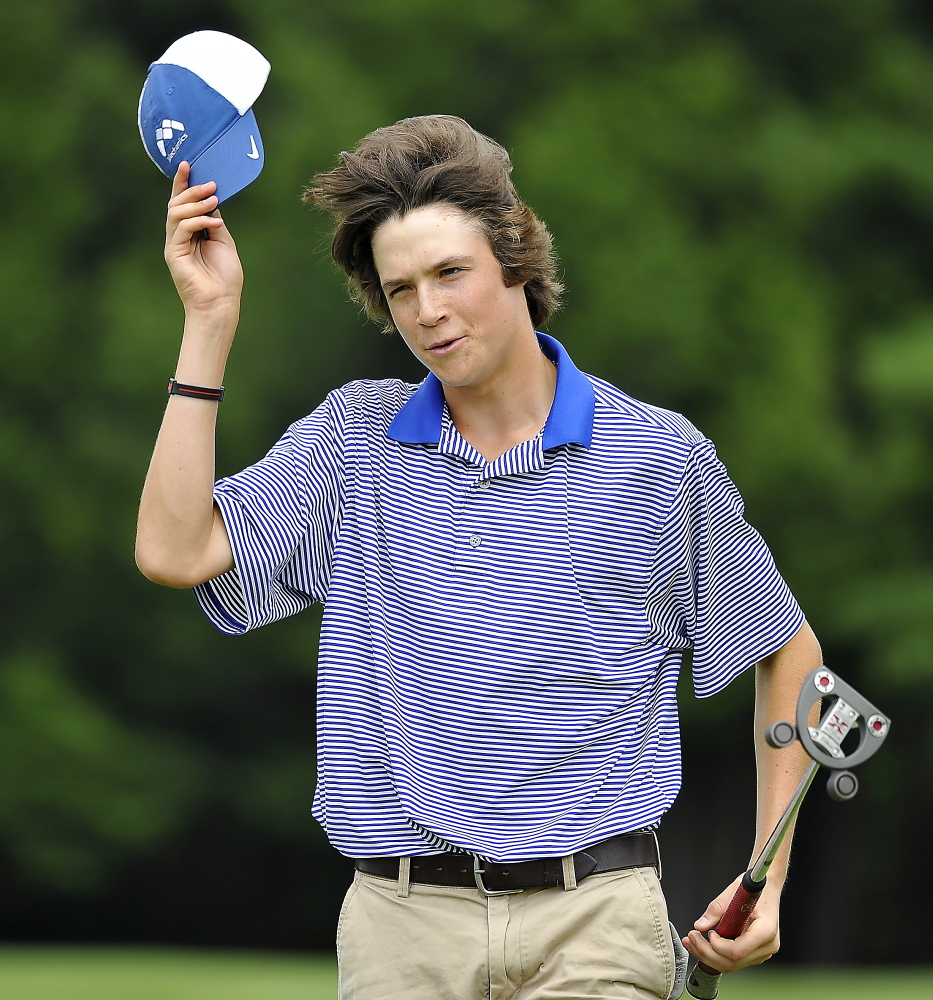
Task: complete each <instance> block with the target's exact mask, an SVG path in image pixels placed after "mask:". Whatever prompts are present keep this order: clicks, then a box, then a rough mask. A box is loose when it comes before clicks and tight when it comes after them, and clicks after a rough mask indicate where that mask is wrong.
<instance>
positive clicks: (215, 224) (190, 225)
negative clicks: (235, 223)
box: [166, 215, 224, 252]
mask: <svg viewBox="0 0 933 1000" xmlns="http://www.w3.org/2000/svg"><path fill="white" fill-rule="evenodd" d="M223 224H224V223H223V219H215V218H214V217H213V216H211V215H196V216H195V217H194V218H192V219H182V220H181V222H179V223H178V225H177V226H176V227H175V229H174V230H173V232H172V234H171V236H170V237H169V240H168V243H167V245H166V252H168V248H169V247H176V246H184V245H185V244H187V243H188V242H189V241H190V239H191V237H192V236H194V234H195V233H199V232H201V231H202V230H204V229H215V230H216V229H221V228H222V227H223Z"/></svg>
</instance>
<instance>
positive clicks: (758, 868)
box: [748, 760, 820, 882]
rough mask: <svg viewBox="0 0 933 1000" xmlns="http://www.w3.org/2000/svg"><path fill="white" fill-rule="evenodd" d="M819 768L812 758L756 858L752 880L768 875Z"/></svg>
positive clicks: (751, 873)
mask: <svg viewBox="0 0 933 1000" xmlns="http://www.w3.org/2000/svg"><path fill="white" fill-rule="evenodd" d="M819 769H820V765H819V764H817V762H816V761H815V760H811V761H810V763H809V764H808V765H807V769H806V771H804V772H803V777H802V778H801V779H800V783H799V784H798V785H797V788H796V789H795V791H794V794H793V795H792V796H791V797H790V801H789V802H788V803H787V806H786V807H785V809H784V812H783V813H781V818H780V819H779V820H778V821H777V824H776V825H775V827H774V830H773V831H772V833H771V836H770V837H769V838H768V842H767V843H766V844H765V846H764V847H763V848H762V849H761V853H760V854H759V855H758V857H757V858H755V863H754V864H753V865H752V867H751V868H750V869H749V872H748V874H749V876H750V877H751V879H752V881H754V882H760V881H761V880H762V879H763V878H765V877H766V876H767V874H768V870H769V869H770V868H771V865H772V863H773V861H774V859H775V857H776V856H777V852H778V851H779V850H780V849H781V844H782V842H783V841H784V838H785V837H786V836H787V831H788V830H789V829H790V828H791V826H793V823H794V820H795V819H796V817H797V813H798V811H799V809H800V804H801V802H803V797H804V796H805V795H806V794H807V791H808V790H809V788H810V785H812V784H813V779H814V778H815V777H816V772H817V771H818V770H819Z"/></svg>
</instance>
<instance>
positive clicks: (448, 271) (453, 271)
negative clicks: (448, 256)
mask: <svg viewBox="0 0 933 1000" xmlns="http://www.w3.org/2000/svg"><path fill="white" fill-rule="evenodd" d="M462 270H463V268H462V267H445V268H444V270H443V271H441V274H442V275H451V274H459V273H460V271H462Z"/></svg>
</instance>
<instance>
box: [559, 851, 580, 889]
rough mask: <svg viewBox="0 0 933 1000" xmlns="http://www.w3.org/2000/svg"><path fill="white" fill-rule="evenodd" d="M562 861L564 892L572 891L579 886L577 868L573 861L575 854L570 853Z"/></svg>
mask: <svg viewBox="0 0 933 1000" xmlns="http://www.w3.org/2000/svg"><path fill="white" fill-rule="evenodd" d="M560 861H561V865H562V866H563V869H564V892H570V891H571V889H576V887H577V869H576V867H575V866H574V863H573V855H572V854H568V855H566V856H565V857H563V858H561V859H560Z"/></svg>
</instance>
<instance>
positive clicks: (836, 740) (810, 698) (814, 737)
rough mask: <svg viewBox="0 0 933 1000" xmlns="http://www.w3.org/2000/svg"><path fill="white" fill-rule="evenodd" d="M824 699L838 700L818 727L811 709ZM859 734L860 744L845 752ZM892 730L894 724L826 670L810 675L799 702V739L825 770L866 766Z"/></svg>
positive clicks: (824, 715)
mask: <svg viewBox="0 0 933 1000" xmlns="http://www.w3.org/2000/svg"><path fill="white" fill-rule="evenodd" d="M822 698H832V699H834V700H833V701H832V702H831V704H830V706H829V708H827V709H826V711H825V712H823V714H822V716H821V718H820V721H819V722H818V723H817V725H815V726H811V725H810V724H809V721H808V720H809V715H810V709H811V708H812V707H813V705H814V703H815V702H817V701H819V700H821V699H822ZM853 730H856V731H857V732H858V744H857V745H856V746H855V748H854V749H852V750H843V747H842V745H843V743H844V742H845V739H846V737H847V736H848V735H849V734H850V733H851V732H852V731H853ZM890 730H891V720H890V719H889V718H888V717H887V716H886V715H884V714H883V713H882V712H879V711H878V709H877V708H875V706H874V705H873V704H872V703H871V702H870V701H868V700H867V699H866V698H863V697H862V696H861V695H860V694H859V693H858V691H856V690H855V689H854V688H852V687H850V686H849V685H848V684H846V683H845V681H843V680H842V679H840V678H839V677H838V676H837V675H836V674H834V673H833V672H832V671H831V670H829V669H827V668H826V667H820V668H819V669H817V670H813V671H812V672H811V673H809V674H808V675H807V677H806V679H805V680H804V682H803V686H802V687H801V689H800V697H799V698H798V699H797V737H798V738H799V740H800V742H801V743H802V744H803V745H804V747H805V748H806V751H807V753H808V754H809V755H810V756H811V757H812V758H813V760H815V761H816V762H817V764H821V765H823V766H824V767H828V768H830V769H831V770H834V771H839V770H843V769H846V768H850V767H856V766H857V765H859V764H863V763H864V762H865V761H866V760H868V758H869V757H871V756H872V754H874V753H876V752H877V751H878V750H879V749H880V747H881V744H882V743H884V741H885V739H886V738H887V735H888V733H889V732H890Z"/></svg>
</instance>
